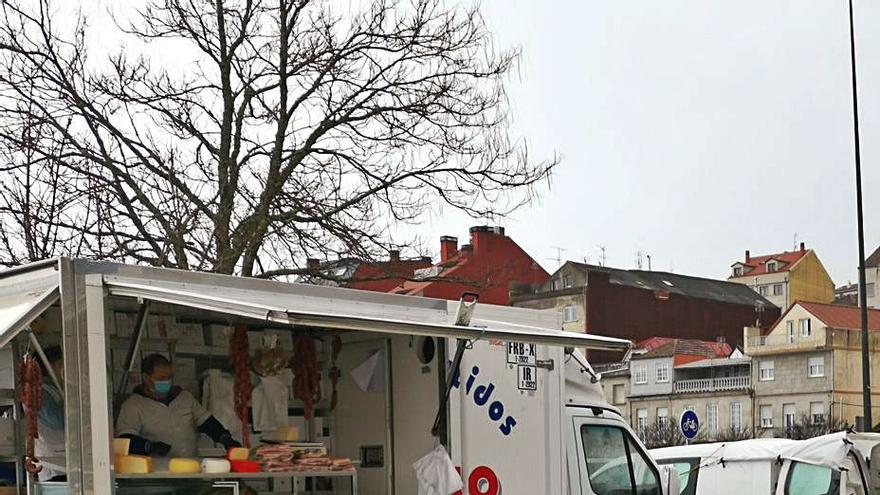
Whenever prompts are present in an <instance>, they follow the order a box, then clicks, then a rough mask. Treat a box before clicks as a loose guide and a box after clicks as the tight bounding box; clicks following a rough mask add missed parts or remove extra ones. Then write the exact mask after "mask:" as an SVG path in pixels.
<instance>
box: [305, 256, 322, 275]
mask: <svg viewBox="0 0 880 495" xmlns="http://www.w3.org/2000/svg"><path fill="white" fill-rule="evenodd" d="M319 265H320V263H319V262H318V260H317V259H315V258H308V259H306V269H307V270H308V271H310V272H313V271H315V270H317V269H318V266H319Z"/></svg>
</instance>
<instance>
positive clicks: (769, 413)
mask: <svg viewBox="0 0 880 495" xmlns="http://www.w3.org/2000/svg"><path fill="white" fill-rule="evenodd" d="M760 410H761V428H773V406H770V405H763V406H761V409H760Z"/></svg>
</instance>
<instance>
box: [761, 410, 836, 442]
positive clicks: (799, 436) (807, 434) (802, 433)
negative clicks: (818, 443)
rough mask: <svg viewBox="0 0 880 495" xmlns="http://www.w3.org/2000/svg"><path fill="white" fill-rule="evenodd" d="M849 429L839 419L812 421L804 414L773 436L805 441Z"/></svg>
mask: <svg viewBox="0 0 880 495" xmlns="http://www.w3.org/2000/svg"><path fill="white" fill-rule="evenodd" d="M849 429H851V425H850V424H849V423H847V422H846V421H844V420H842V419H840V418H832V419H831V420H822V421H814V420H813V418H812V417H811V416H810V415H809V414H804V415H802V416H801V417H800V418H799V419H798V420H797V421H795V422H794V423H793V424H791V425H790V426H786V427H784V428H780V429H778V430H776V431H774V432H773V436H775V437H777V438H791V439H792V440H806V439H809V438H814V437H818V436H821V435H827V434H829V433H836V432H838V431H847V430H849Z"/></svg>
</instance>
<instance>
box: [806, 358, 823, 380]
mask: <svg viewBox="0 0 880 495" xmlns="http://www.w3.org/2000/svg"><path fill="white" fill-rule="evenodd" d="M807 375H808V376H809V377H810V378H818V377H822V376H825V356H816V357H811V358H810V359H809V361H808V362H807Z"/></svg>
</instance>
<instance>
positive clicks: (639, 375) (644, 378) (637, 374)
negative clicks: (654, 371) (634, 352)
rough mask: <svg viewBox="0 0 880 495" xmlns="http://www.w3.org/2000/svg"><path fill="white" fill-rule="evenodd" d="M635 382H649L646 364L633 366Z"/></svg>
mask: <svg viewBox="0 0 880 495" xmlns="http://www.w3.org/2000/svg"><path fill="white" fill-rule="evenodd" d="M633 383H635V384H636V385H642V384H645V383H648V368H647V366H645V365H644V364H642V365H639V366H635V367H633Z"/></svg>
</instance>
